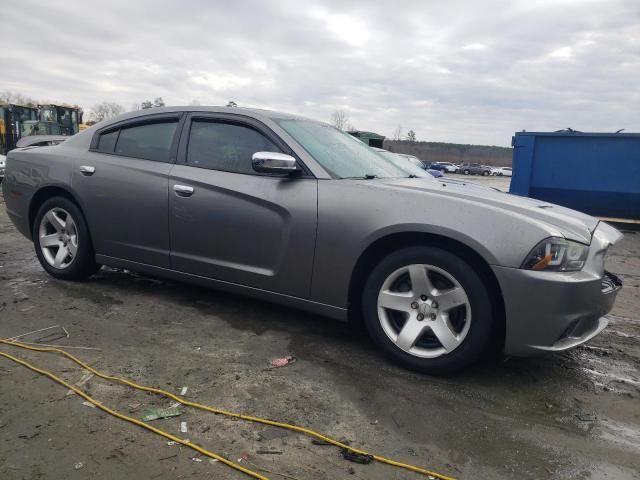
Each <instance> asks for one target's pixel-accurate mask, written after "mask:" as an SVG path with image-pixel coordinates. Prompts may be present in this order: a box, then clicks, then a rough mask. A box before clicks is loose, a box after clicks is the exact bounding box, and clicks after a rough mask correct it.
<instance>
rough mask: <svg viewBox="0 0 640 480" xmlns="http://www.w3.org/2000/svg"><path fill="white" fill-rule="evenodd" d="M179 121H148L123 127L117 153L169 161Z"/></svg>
mask: <svg viewBox="0 0 640 480" xmlns="http://www.w3.org/2000/svg"><path fill="white" fill-rule="evenodd" d="M177 126H178V121H177V120H175V121H169V122H161V123H147V124H144V125H137V126H134V127H128V128H123V129H122V130H120V136H119V137H118V142H117V144H116V150H115V153H117V154H118V155H124V156H127V157H135V158H142V159H145V160H154V161H156V162H168V161H169V157H170V155H171V144H172V143H173V137H174V135H175V133H176V128H177Z"/></svg>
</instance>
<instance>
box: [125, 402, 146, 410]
mask: <svg viewBox="0 0 640 480" xmlns="http://www.w3.org/2000/svg"><path fill="white" fill-rule="evenodd" d="M141 406H142V404H141V403H138V402H134V403H130V404H128V405H127V407H128V408H129V413H133V412H135V411H136V410H137V409H139V408H140V407H141Z"/></svg>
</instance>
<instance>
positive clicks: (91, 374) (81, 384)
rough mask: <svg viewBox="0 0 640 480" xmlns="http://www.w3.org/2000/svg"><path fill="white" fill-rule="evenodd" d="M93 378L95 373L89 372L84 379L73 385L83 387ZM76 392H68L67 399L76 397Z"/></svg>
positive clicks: (81, 378)
mask: <svg viewBox="0 0 640 480" xmlns="http://www.w3.org/2000/svg"><path fill="white" fill-rule="evenodd" d="M92 377H93V373H90V372H87V373H85V374H84V375H83V376H82V377H80V380H78V381H77V382H76V383H74V384H73V386H74V387H78V388H79V387H82V386H83V385H84V384H85V383H87V382H88V381H89V380H91V378H92ZM75 394H76V392H74V391H73V390H67V395H66V396H67V397H68V396H70V395H75Z"/></svg>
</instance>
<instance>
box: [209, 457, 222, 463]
mask: <svg viewBox="0 0 640 480" xmlns="http://www.w3.org/2000/svg"><path fill="white" fill-rule="evenodd" d="M219 461H220V460H218V459H217V458H210V459H209V463H212V464H213V463H217V462H219Z"/></svg>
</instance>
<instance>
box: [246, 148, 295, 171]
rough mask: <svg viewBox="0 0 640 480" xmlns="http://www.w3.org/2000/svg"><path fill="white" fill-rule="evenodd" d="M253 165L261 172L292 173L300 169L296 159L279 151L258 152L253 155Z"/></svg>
mask: <svg viewBox="0 0 640 480" xmlns="http://www.w3.org/2000/svg"><path fill="white" fill-rule="evenodd" d="M251 166H252V167H253V169H254V170H255V171H256V172H260V173H280V174H283V173H292V172H297V171H298V170H299V168H298V164H297V162H296V159H295V158H293V157H292V156H291V155H287V154H285V153H278V152H256V153H254V154H253V156H252V157H251Z"/></svg>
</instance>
